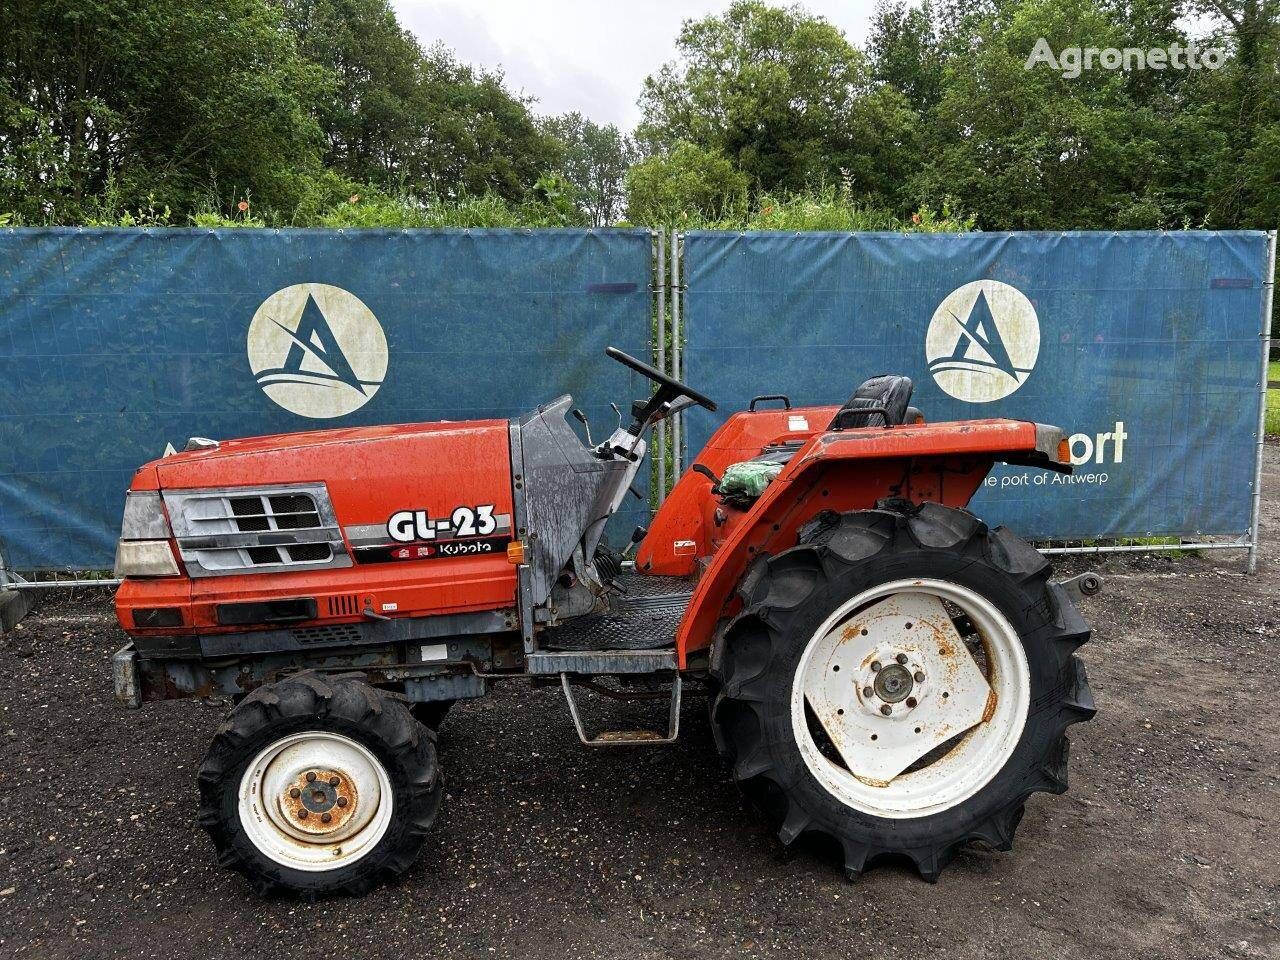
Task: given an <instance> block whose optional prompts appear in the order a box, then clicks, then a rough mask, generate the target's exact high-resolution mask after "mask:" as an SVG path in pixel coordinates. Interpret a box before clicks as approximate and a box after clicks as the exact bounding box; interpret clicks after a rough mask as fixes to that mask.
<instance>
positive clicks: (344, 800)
mask: <svg viewBox="0 0 1280 960" xmlns="http://www.w3.org/2000/svg"><path fill="white" fill-rule="evenodd" d="M346 805H347V798H346V797H339V798H338V806H340V807H345V806H346Z"/></svg>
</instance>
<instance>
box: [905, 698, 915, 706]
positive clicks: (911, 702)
mask: <svg viewBox="0 0 1280 960" xmlns="http://www.w3.org/2000/svg"><path fill="white" fill-rule="evenodd" d="M915 705H916V698H915V697H907V706H908V707H914V706H915Z"/></svg>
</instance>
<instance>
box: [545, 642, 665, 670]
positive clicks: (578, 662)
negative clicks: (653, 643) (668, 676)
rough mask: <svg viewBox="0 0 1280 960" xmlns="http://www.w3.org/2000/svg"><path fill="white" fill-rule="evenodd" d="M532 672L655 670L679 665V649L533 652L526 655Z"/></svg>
mask: <svg viewBox="0 0 1280 960" xmlns="http://www.w3.org/2000/svg"><path fill="white" fill-rule="evenodd" d="M525 669H527V670H528V672H529V673H539V674H545V673H551V674H555V673H581V674H589V675H592V676H596V675H600V674H613V673H655V672H657V671H660V670H675V669H676V652H675V650H673V649H671V648H667V649H665V650H574V651H560V652H553V653H530V654H528V655H527V656H526V657H525Z"/></svg>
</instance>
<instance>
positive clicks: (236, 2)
mask: <svg viewBox="0 0 1280 960" xmlns="http://www.w3.org/2000/svg"><path fill="white" fill-rule="evenodd" d="M0 20H2V22H4V23H5V25H6V29H5V31H4V35H3V36H2V37H0V60H2V61H3V69H2V70H0V78H2V79H0V208H2V209H7V210H11V211H13V212H15V213H17V214H18V215H19V216H20V217H22V218H23V219H24V220H25V221H28V222H36V223H41V222H55V223H75V222H80V221H82V220H84V219H85V218H87V217H93V216H95V215H98V214H100V213H101V207H102V204H103V203H104V198H107V200H109V202H111V203H114V204H119V205H120V206H122V207H125V208H134V207H140V206H143V205H145V204H159V205H162V206H169V207H172V208H173V209H174V210H175V211H185V210H189V209H191V208H193V207H194V205H196V204H197V203H198V202H200V201H201V199H202V198H203V197H204V196H205V195H206V194H207V192H208V190H209V188H210V185H211V184H217V185H219V186H220V187H222V188H224V189H227V190H230V191H233V192H234V191H244V190H250V189H251V190H252V191H253V193H254V196H255V202H257V201H261V202H262V203H264V204H266V205H275V206H280V207H287V206H289V205H290V204H291V203H292V202H294V200H295V199H296V197H297V195H298V192H299V190H300V189H301V186H300V181H302V180H304V179H305V178H306V176H307V175H308V174H309V173H311V172H314V171H315V170H316V169H317V157H318V152H319V146H320V138H319V129H318V128H317V126H316V124H315V122H314V121H313V120H312V119H311V116H310V110H311V106H312V103H313V100H314V98H316V97H317V96H322V95H323V94H324V91H325V89H326V86H325V84H326V77H325V74H324V71H322V70H320V69H318V68H316V67H314V66H313V65H311V64H308V63H307V62H306V61H304V60H303V59H302V58H300V57H299V56H298V54H297V51H296V49H295V47H294V44H293V40H292V38H291V37H290V36H289V35H288V34H287V33H285V32H284V31H282V30H281V26H280V20H279V16H278V14H277V13H276V11H275V10H273V9H272V8H271V7H270V6H268V5H267V3H266V2H265V0H0Z"/></svg>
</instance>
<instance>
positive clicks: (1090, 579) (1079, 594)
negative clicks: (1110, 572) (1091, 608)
mask: <svg viewBox="0 0 1280 960" xmlns="http://www.w3.org/2000/svg"><path fill="white" fill-rule="evenodd" d="M1058 586H1060V587H1061V588H1062V589H1063V590H1065V591H1066V593H1067V596H1069V597H1070V598H1071V599H1072V600H1074V601H1075V602H1077V603H1079V602H1080V601H1081V600H1083V599H1084V598H1085V597H1092V596H1093V595H1094V594H1096V593H1099V592H1101V590H1102V577H1100V576H1099V575H1098V574H1096V573H1093V572H1089V573H1082V574H1080V575H1079V576H1076V577H1072V578H1071V579H1070V580H1059V581H1058Z"/></svg>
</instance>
